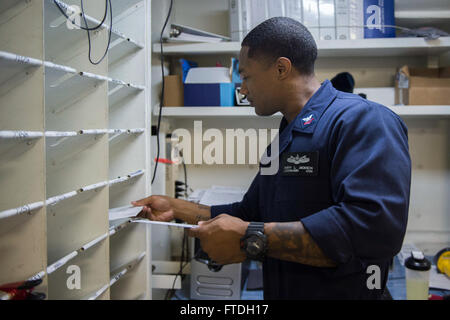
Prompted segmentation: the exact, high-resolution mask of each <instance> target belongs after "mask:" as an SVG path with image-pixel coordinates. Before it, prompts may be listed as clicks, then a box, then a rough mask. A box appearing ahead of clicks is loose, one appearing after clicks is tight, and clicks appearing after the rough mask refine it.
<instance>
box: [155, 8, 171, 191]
mask: <svg viewBox="0 0 450 320" xmlns="http://www.w3.org/2000/svg"><path fill="white" fill-rule="evenodd" d="M172 6H173V0H170V6H169V12H168V13H167V17H166V21H165V22H164V25H163V27H162V30H161V35H160V37H159V43H160V45H161V74H162V87H161V98H160V102H159V113H158V125H157V127H156V146H157V151H156V162H155V169H154V171H153V178H152V184H153V182H154V181H155V178H156V170H157V169H158V159H159V154H160V145H159V131H160V126H161V113H162V108H163V106H164V85H165V81H164V49H163V34H164V30H165V29H166V26H167V23H168V22H169V19H170V15H171V14H172Z"/></svg>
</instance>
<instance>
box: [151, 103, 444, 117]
mask: <svg viewBox="0 0 450 320" xmlns="http://www.w3.org/2000/svg"><path fill="white" fill-rule="evenodd" d="M389 109H391V110H392V111H394V112H395V113H397V114H398V115H399V116H401V117H450V105H448V106H391V107H389ZM158 113H159V109H158V108H154V109H153V114H154V116H157V115H158ZM162 116H163V117H167V118H174V119H176V118H207V117H224V118H227V117H230V118H242V117H258V115H257V114H256V113H255V110H254V108H253V107H163V109H162ZM281 116H282V115H281V113H276V114H275V115H273V116H271V117H272V118H281Z"/></svg>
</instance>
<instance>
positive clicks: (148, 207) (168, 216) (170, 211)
mask: <svg viewBox="0 0 450 320" xmlns="http://www.w3.org/2000/svg"><path fill="white" fill-rule="evenodd" d="M171 199H172V198H170V197H167V196H150V197H147V198H144V199H141V200H138V201H133V202H131V204H132V205H133V206H135V207H142V206H143V207H144V208H143V209H142V211H141V212H140V213H139V214H138V215H137V216H138V217H140V218H146V219H150V220H154V221H164V222H169V221H172V220H173V219H175V214H174V208H173V205H172V204H171Z"/></svg>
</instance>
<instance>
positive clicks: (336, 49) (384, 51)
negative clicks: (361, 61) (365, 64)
mask: <svg viewBox="0 0 450 320" xmlns="http://www.w3.org/2000/svg"><path fill="white" fill-rule="evenodd" d="M317 48H318V56H319V58H320V57H323V58H326V57H333V58H334V57H378V56H385V57H388V56H404V55H405V56H406V55H409V56H423V55H425V56H426V55H440V54H443V53H445V52H448V51H450V37H442V38H439V39H436V40H426V39H424V38H378V39H360V40H319V41H317ZM240 49H241V44H240V43H239V42H220V43H185V44H174V43H164V45H163V51H164V54H165V55H197V54H202V55H206V54H231V55H237V54H239V51H240ZM153 52H154V53H160V52H161V50H160V44H159V43H154V44H153Z"/></svg>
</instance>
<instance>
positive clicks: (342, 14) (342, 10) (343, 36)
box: [335, 0, 350, 40]
mask: <svg viewBox="0 0 450 320" xmlns="http://www.w3.org/2000/svg"><path fill="white" fill-rule="evenodd" d="M335 7H336V10H335V12H336V39H338V40H348V39H349V38H350V37H349V23H350V22H349V7H348V0H335Z"/></svg>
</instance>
